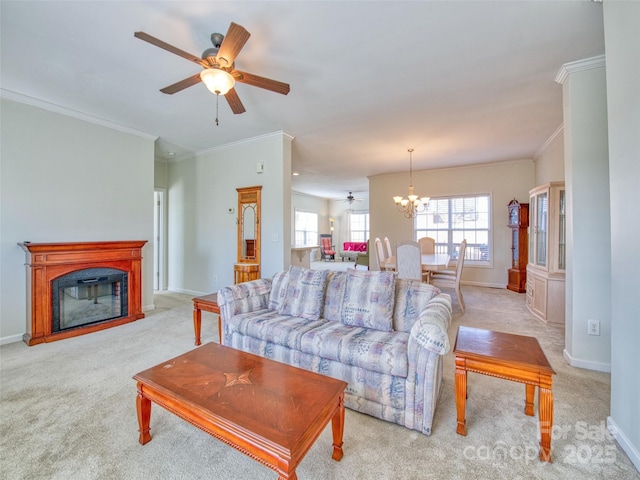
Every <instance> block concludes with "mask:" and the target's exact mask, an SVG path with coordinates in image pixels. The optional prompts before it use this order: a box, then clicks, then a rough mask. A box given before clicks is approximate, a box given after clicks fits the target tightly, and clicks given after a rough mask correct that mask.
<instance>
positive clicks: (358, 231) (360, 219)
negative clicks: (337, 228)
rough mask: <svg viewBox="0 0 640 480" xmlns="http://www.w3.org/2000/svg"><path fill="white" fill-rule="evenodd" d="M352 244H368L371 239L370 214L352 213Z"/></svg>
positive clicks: (350, 225)
mask: <svg viewBox="0 0 640 480" xmlns="http://www.w3.org/2000/svg"><path fill="white" fill-rule="evenodd" d="M349 230H350V231H351V238H350V239H349V241H351V242H366V241H367V240H368V239H369V212H357V211H356V212H351V215H350V217H349Z"/></svg>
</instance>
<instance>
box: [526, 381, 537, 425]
mask: <svg viewBox="0 0 640 480" xmlns="http://www.w3.org/2000/svg"><path fill="white" fill-rule="evenodd" d="M524 387H525V401H524V413H525V415H529V416H530V417H532V416H533V397H534V396H535V393H536V386H535V385H529V384H528V383H525V384H524Z"/></svg>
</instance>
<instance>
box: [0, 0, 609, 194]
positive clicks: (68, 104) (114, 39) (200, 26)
mask: <svg viewBox="0 0 640 480" xmlns="http://www.w3.org/2000/svg"><path fill="white" fill-rule="evenodd" d="M0 15H1V27H2V28H1V40H2V51H1V54H2V56H1V58H0V60H1V64H0V66H1V69H0V75H1V76H0V80H1V83H0V86H1V88H2V93H3V95H4V96H7V97H9V98H21V97H23V96H24V97H29V98H30V99H33V100H37V101H42V102H47V103H50V104H52V105H54V106H57V107H63V108H65V109H70V110H72V111H76V112H79V113H81V114H84V115H88V116H91V117H96V118H98V119H100V120H103V121H106V122H109V123H114V124H119V125H122V126H125V127H127V128H131V129H135V130H138V131H141V132H144V133H148V134H150V135H157V136H159V137H160V141H159V142H158V147H159V150H161V151H160V152H159V155H160V156H161V157H165V158H169V157H168V151H169V150H171V151H174V152H175V153H176V157H174V158H177V157H180V156H181V155H183V154H184V153H185V152H198V151H202V150H206V149H209V148H212V147H215V146H218V145H224V144H227V143H230V142H236V141H240V140H243V139H247V138H251V137H255V136H260V135H265V134H269V133H272V132H276V131H281V130H282V131H285V132H286V133H288V134H290V135H292V136H293V137H295V140H294V142H293V157H292V162H293V169H294V170H295V171H298V172H300V174H301V175H300V176H297V177H294V178H293V183H292V185H293V188H294V190H297V191H300V192H304V193H309V194H312V195H318V196H322V197H328V198H344V197H346V195H347V193H348V192H349V191H353V192H354V195H356V196H366V192H367V190H368V181H367V176H369V175H376V174H385V173H391V172H405V171H407V170H408V163H409V162H408V153H407V148H410V147H411V148H415V152H414V154H413V163H414V169H415V170H422V169H431V168H440V167H446V166H458V165H465V164H472V163H486V162H494V161H503V160H514V159H522V158H533V156H534V154H535V153H536V151H538V149H539V148H540V147H541V146H542V145H543V144H544V143H545V141H546V140H547V139H549V137H550V136H551V135H552V134H553V133H554V132H555V131H556V130H557V129H558V127H559V126H560V125H561V124H562V87H561V86H560V85H559V84H558V83H556V82H555V81H554V78H555V76H556V74H557V73H558V71H559V70H560V68H561V66H562V65H563V64H565V63H568V62H572V61H576V60H582V59H585V58H589V57H593V56H596V55H601V54H603V53H604V38H603V22H602V4H601V3H597V2H591V1H587V0H570V1H566V0H561V1H470V2H464V1H408V2H404V1H358V2H343V1H340V2H338V1H315V2H307V1H288V2H278V1H246V2H245V1H235V2H217V1H216V2H190V1H150V2H134V1H121V0H120V1H93V2H88V1H65V2H61V1H40V2H38V1H4V0H2V2H1V11H0ZM232 21H233V22H236V23H238V24H240V25H242V26H244V27H245V28H246V29H247V30H248V31H249V32H250V33H251V38H250V39H249V41H248V42H247V44H246V45H245V47H244V48H243V50H242V51H241V52H240V54H239V55H238V57H237V58H236V68H238V69H240V70H244V71H247V72H250V73H254V74H256V75H260V76H264V77H268V78H273V79H275V80H280V81H283V82H286V83H289V84H290V85H291V92H290V93H289V95H287V96H283V95H279V94H276V93H273V92H270V91H266V90H262V89H259V88H256V87H251V86H248V85H244V84H237V85H236V91H237V92H238V94H239V96H240V99H241V100H242V102H243V104H244V106H245V108H246V110H247V111H246V113H244V114H241V115H233V113H232V112H231V110H230V108H229V106H228V105H227V103H226V101H224V100H222V99H221V100H222V101H221V102H220V111H219V118H220V125H219V126H216V125H215V122H214V119H215V108H216V105H215V104H216V102H215V96H214V95H212V94H211V93H209V92H208V90H207V89H206V88H205V86H204V85H203V84H198V85H195V86H193V87H190V88H188V89H186V90H184V91H182V92H179V93H176V94H174V95H165V94H163V93H160V92H159V89H160V88H162V87H165V86H167V85H170V84H172V83H174V82H176V81H178V80H181V79H183V78H185V77H188V76H191V75H193V74H195V73H197V72H198V71H199V69H200V67H198V66H197V65H196V64H194V63H192V62H189V61H188V60H185V59H183V58H181V57H178V56H176V55H173V54H171V53H169V52H167V51H165V50H162V49H160V48H157V47H155V46H153V45H150V44H148V43H146V42H143V41H141V40H138V39H136V38H134V36H133V33H134V32H135V31H139V30H142V31H144V32H146V33H148V34H150V35H153V36H155V37H158V38H160V39H162V40H164V41H165V42H167V43H170V44H172V45H174V46H176V47H178V48H180V49H182V50H186V51H187V52H189V53H192V54H194V55H196V56H200V54H201V53H202V51H203V50H204V49H206V48H208V47H210V46H211V43H210V40H209V37H210V35H211V33H213V32H220V33H223V34H224V33H226V31H227V28H228V26H229V23H230V22H232Z"/></svg>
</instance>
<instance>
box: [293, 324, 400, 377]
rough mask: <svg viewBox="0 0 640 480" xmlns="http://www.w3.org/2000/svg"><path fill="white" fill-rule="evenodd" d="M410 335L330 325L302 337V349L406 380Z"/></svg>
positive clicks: (329, 358)
mask: <svg viewBox="0 0 640 480" xmlns="http://www.w3.org/2000/svg"><path fill="white" fill-rule="evenodd" d="M408 339H409V334H407V333H404V332H382V331H380V330H373V329H370V328H364V327H351V326H348V325H345V324H343V323H339V322H326V323H325V324H324V325H321V326H317V327H316V328H313V329H309V330H307V332H306V333H305V334H304V335H303V336H302V339H301V342H300V349H301V350H302V352H303V353H307V354H309V355H316V356H318V357H321V358H325V359H327V360H333V361H336V362H341V363H344V364H346V365H353V366H356V367H360V368H363V369H365V370H370V371H373V372H379V373H384V374H386V375H394V376H399V377H406V376H407V371H408V361H407V344H408Z"/></svg>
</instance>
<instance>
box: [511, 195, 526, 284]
mask: <svg viewBox="0 0 640 480" xmlns="http://www.w3.org/2000/svg"><path fill="white" fill-rule="evenodd" d="M508 207H509V223H508V225H507V226H508V227H509V228H510V229H511V268H510V269H509V283H507V288H508V289H509V290H513V291H514V292H518V293H523V292H525V291H526V290H527V262H528V261H529V253H528V252H529V250H528V245H529V240H528V235H527V229H528V227H529V204H528V203H518V201H517V200H516V199H515V198H514V199H513V200H511V202H509V205H508Z"/></svg>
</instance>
